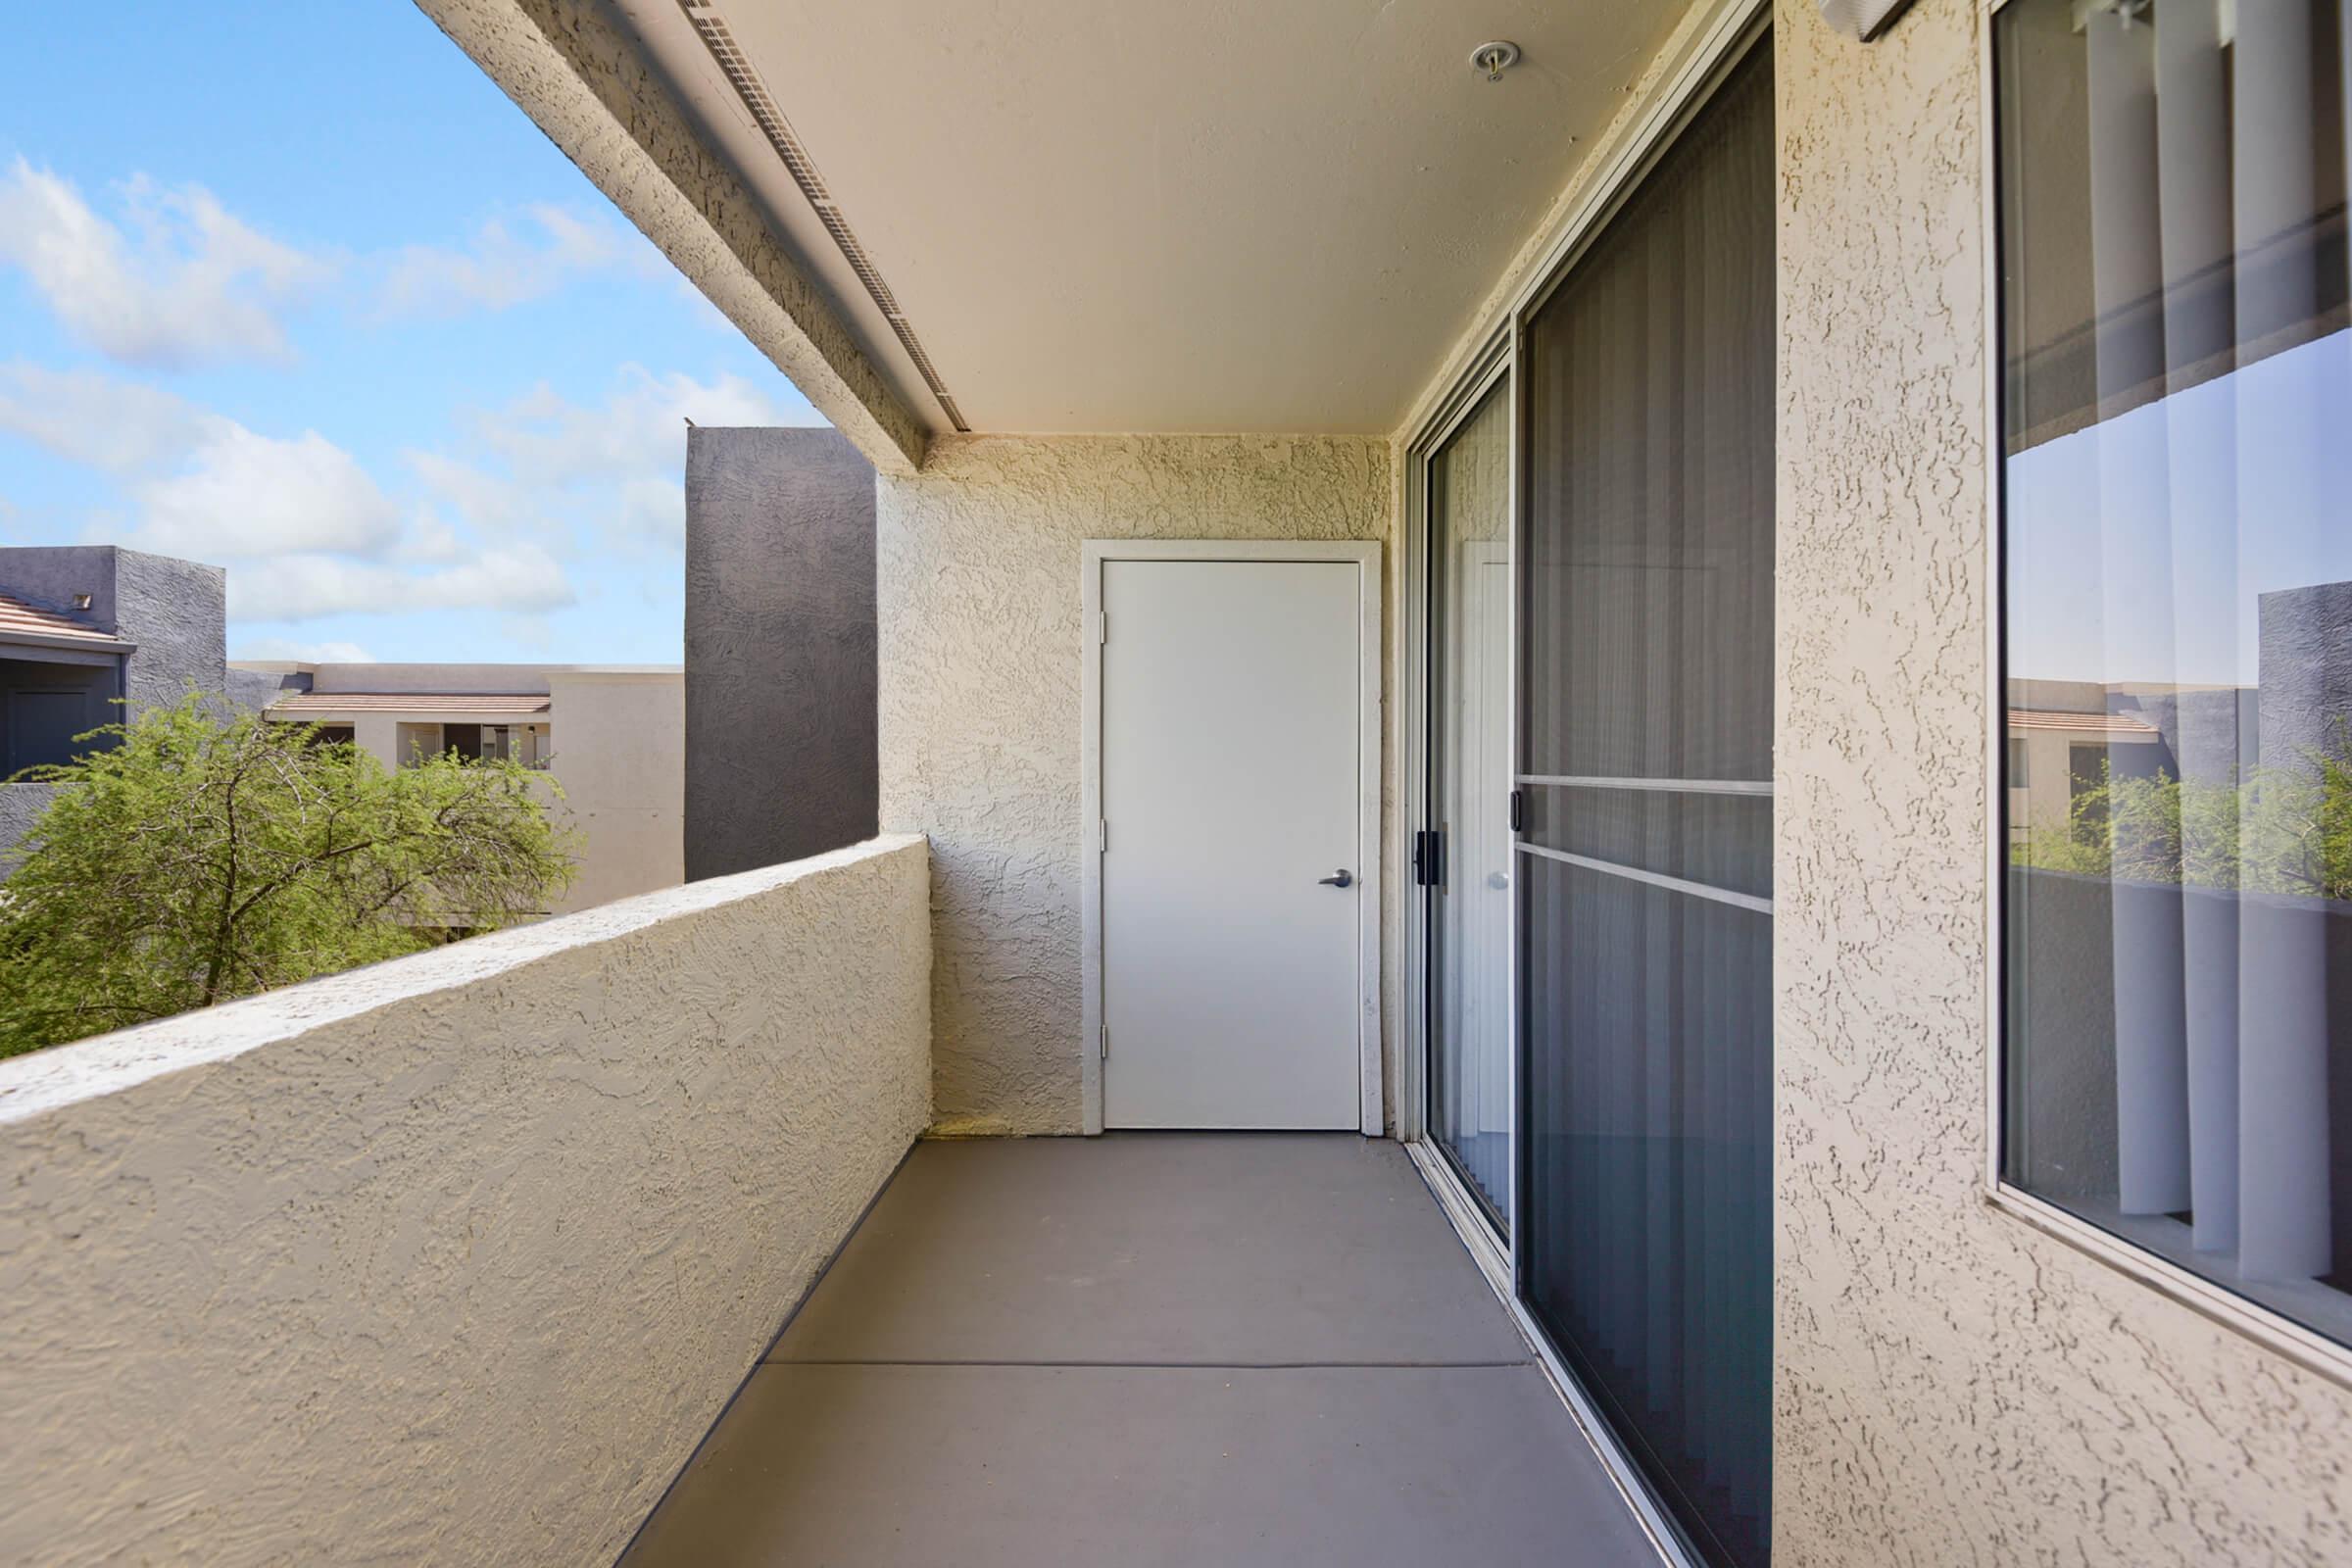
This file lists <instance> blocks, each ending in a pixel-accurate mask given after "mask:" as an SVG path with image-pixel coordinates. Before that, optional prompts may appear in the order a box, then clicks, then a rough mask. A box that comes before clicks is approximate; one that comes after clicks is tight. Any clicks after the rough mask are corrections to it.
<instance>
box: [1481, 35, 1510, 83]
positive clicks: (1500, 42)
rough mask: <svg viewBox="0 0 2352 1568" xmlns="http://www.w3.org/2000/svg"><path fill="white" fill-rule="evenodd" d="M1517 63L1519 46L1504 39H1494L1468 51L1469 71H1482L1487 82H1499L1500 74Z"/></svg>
mask: <svg viewBox="0 0 2352 1568" xmlns="http://www.w3.org/2000/svg"><path fill="white" fill-rule="evenodd" d="M1518 63H1519V46H1518V45H1517V44H1515V43H1511V42H1509V41H1508V40H1506V39H1502V38H1495V39H1493V40H1490V41H1489V42H1486V43H1482V44H1480V45H1479V46H1478V47H1477V48H1475V49H1473V50H1471V51H1470V69H1471V70H1473V71H1483V72H1485V73H1487V79H1488V80H1489V81H1500V80H1501V79H1502V73H1504V72H1506V71H1508V70H1510V69H1511V68H1512V67H1513V66H1515V65H1517V64H1518Z"/></svg>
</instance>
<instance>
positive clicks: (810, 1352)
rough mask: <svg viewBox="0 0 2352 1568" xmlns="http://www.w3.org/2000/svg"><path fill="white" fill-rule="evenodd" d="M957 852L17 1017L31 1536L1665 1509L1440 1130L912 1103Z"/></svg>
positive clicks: (926, 1061) (1344, 1527)
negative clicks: (1480, 1212) (1449, 1212)
mask: <svg viewBox="0 0 2352 1568" xmlns="http://www.w3.org/2000/svg"><path fill="white" fill-rule="evenodd" d="M928 888H929V875H928V853H927V847H926V845H925V843H924V841H923V840H922V839H921V838H919V837H898V838H884V839H878V840H874V841H872V842H870V843H867V844H864V845H859V846H857V847H854V848H852V849H849V850H844V851H839V852H836V853H834V854H831V855H825V856H819V857H816V858H812V859H809V860H805V861H800V862H796V863H794V864H790V865H785V866H778V867H772V868H769V869H766V870H761V871H755V872H748V873H745V874H743V875H741V876H735V877H726V878H718V879H714V880H711V881H707V882H701V883H696V884H693V885H691V886H689V887H685V888H679V889H674V890H670V891H667V892H663V893H657V894H650V895H647V896H645V897H642V898H638V899H634V900H629V901H626V902H623V903H621V904H617V905H613V906H609V907H605V908H602V909H597V910H591V911H588V912H586V913H582V914H577V915H572V916H568V917H565V918H562V919H558V920H552V921H549V922H547V923H545V924H542V925H538V926H532V927H527V928H521V929H517V930H513V931H508V932H503V933H499V934H496V935H493V936H488V937H483V938H479V939H476V940H475V941H472V942H468V943H464V944H461V945H458V946H455V947H452V948H447V949H443V950H439V951H436V952H434V953H430V954H424V955H419V956H413V957H409V958H404V959H400V960H396V961H394V962H391V963H385V964H379V965H376V966H374V967H372V968H368V969H362V970H356V971H353V972H351V973H348V974H344V975H338V976H334V977H332V978H329V979H325V980H321V981H318V982H314V983H312V984H309V985H305V986H299V987H294V988H291V989H289V990H286V991H281V992H276V993H271V994H270V995H267V996H263V997H258V998H254V999H251V1000H248V1001H246V1002H242V1003H237V1004H234V1005H228V1006H223V1007H220V1008H216V1009H213V1010H211V1011H209V1012H205V1013H198V1014H190V1015H184V1016H182V1017H178V1018H172V1019H167V1020H164V1021H162V1022H160V1023H156V1024H152V1025H148V1026H145V1027H142V1028H139V1029H133V1030H126V1031H123V1032H122V1033H119V1034H115V1035H109V1036H103V1037H100V1038H98V1039H95V1040H90V1041H84V1042H81V1043H78V1044H75V1045H72V1046H66V1047H61V1048H58V1049H55V1050H52V1051H47V1052H42V1053H38V1054H33V1055H29V1056H23V1057H18V1058H16V1059H14V1060H11V1061H9V1062H6V1063H0V1129H4V1130H5V1135H4V1136H0V1184H5V1185H6V1186H7V1188H8V1190H9V1191H10V1192H11V1194H12V1200H11V1201H10V1203H9V1204H8V1205H7V1206H6V1208H5V1210H0V1214H4V1216H5V1221H4V1227H0V1292H4V1293H5V1297H6V1299H8V1300H9V1301H10V1302H11V1303H12V1307H11V1310H10V1312H9V1313H8V1314H7V1316H6V1317H5V1319H0V1323H4V1324H5V1326H4V1327H0V1371H4V1372H5V1376H6V1380H7V1386H8V1387H9V1389H10V1390H11V1415H10V1420H11V1429H12V1430H11V1437H12V1439H13V1440H14V1441H12V1443H11V1444H9V1445H8V1446H6V1447H5V1449H0V1559H6V1560H10V1561H42V1562H53V1563H78V1562H98V1561H111V1560H121V1559H123V1558H136V1557H141V1556H149V1557H179V1556H184V1555H187V1554H189V1553H190V1552H192V1551H193V1552H199V1554H201V1555H203V1556H205V1557H207V1558H208V1559H211V1560H220V1561H235V1562H258V1561H279V1560H291V1561H330V1560H331V1561H337V1562H417V1561H434V1562H518V1561H528V1562H581V1561H609V1560H612V1559H613V1556H614V1555H615V1554H616V1553H619V1552H621V1551H623V1549H624V1548H626V1550H627V1553H628V1560H629V1561H630V1562H632V1563H662V1562H698V1563H701V1562H720V1561H730V1562H767V1561H773V1562H787V1561H791V1562H798V1561H847V1562H894V1561H956V1562H960V1563H986V1562H1014V1561H1020V1562H1030V1561H1038V1560H1042V1559H1046V1558H1052V1557H1055V1556H1064V1555H1071V1554H1076V1555H1081V1556H1086V1557H1091V1558H1095V1559H1098V1560H1104V1561H1121V1562H1150V1561H1165V1562H1198V1561H1223V1562H1239V1561H1268V1560H1274V1561H1284V1562H1294V1563H1297V1562H1320V1561H1335V1562H1336V1561H1341V1560H1354V1561H1365V1560H1394V1559H1395V1557H1396V1556H1397V1554H1399V1553H1401V1552H1408V1551H1426V1552H1430V1553H1444V1554H1467V1555H1469V1556H1470V1557H1472V1558H1475V1559H1476V1560H1482V1561H1493V1562H1519V1561H1525V1562H1536V1561H1546V1562H1548V1561H1556V1560H1558V1559H1557V1556H1556V1552H1557V1544H1558V1543H1559V1542H1561V1541H1563V1540H1571V1541H1575V1542H1578V1543H1582V1544H1585V1545H1586V1546H1587V1547H1588V1548H1589V1551H1590V1553H1591V1555H1590V1557H1589V1560H1591V1561H1593V1562H1608V1563H1617V1562H1628V1561H1641V1560H1644V1559H1645V1558H1646V1557H1647V1556H1649V1555H1650V1554H1651V1552H1652V1548H1651V1547H1649V1545H1648V1544H1647V1543H1646V1541H1645V1539H1644V1537H1643V1536H1642V1531H1641V1529H1640V1527H1639V1526H1638V1525H1637V1524H1636V1522H1635V1519H1634V1516H1633V1515H1632V1513H1631V1512H1630V1511H1629V1510H1628V1508H1627V1506H1626V1504H1625V1502H1624V1500H1623V1499H1622V1497H1621V1496H1620V1495H1619V1494H1618V1493H1617V1491H1616V1490H1615V1488H1614V1486H1613V1484H1612V1483H1611V1481H1610V1480H1609V1479H1608V1477H1607V1475H1606V1473H1605V1472H1604V1471H1603V1470H1602V1468H1601V1466H1600V1463H1599V1461H1598V1460H1597V1459H1596V1458H1595V1456H1594V1454H1593V1449H1592V1447H1591V1446H1590V1445H1589V1444H1588V1442H1587V1441H1586V1439H1585V1437H1584V1435H1583V1433H1582V1432H1581V1431H1580V1429H1579V1428H1578V1426H1577V1424H1576V1422H1575V1421H1574V1419H1573V1418H1572V1417H1571V1416H1570V1414H1569V1412H1568V1409H1567V1407H1566V1406H1565V1405H1564V1404H1563V1403H1562V1402H1561V1400H1560V1398H1559V1397H1558V1396H1557V1394H1556V1393H1555V1392H1554V1390H1553V1389H1552V1387H1551V1386H1550V1384H1549V1382H1548V1381H1547V1378H1546V1374H1545V1372H1544V1369H1543V1368H1542V1367H1541V1366H1540V1365H1539V1364H1538V1363H1537V1362H1536V1361H1535V1360H1534V1359H1533V1358H1532V1356H1531V1353H1530V1351H1529V1348H1528V1346H1527V1344H1526V1343H1525V1342H1524V1341H1523V1340H1522V1339H1521V1338H1520V1336H1519V1334H1518V1332H1517V1331H1516V1329H1515V1328H1514V1327H1513V1326H1512V1323H1511V1320H1510V1319H1509V1318H1508V1317H1507V1316H1506V1315H1505V1313H1504V1311H1503V1309H1502V1307H1501V1305H1500V1304H1499V1302H1498V1300H1497V1299H1496V1298H1495V1295H1494V1293H1493V1291H1492V1290H1491V1289H1490V1288H1489V1286H1488V1284H1487V1282H1486V1279H1485V1277H1484V1276H1483V1275H1482V1274H1481V1273H1480V1272H1479V1270H1478V1268H1477V1267H1476V1266H1475V1265H1474V1264H1473V1263H1472V1261H1471V1259H1470V1257H1469V1254H1468V1253H1467V1252H1466V1251H1465V1250H1463V1248H1462V1246H1461V1244H1460V1243H1459V1242H1458V1241H1457V1240H1456V1239H1455V1236H1454V1234H1453V1232H1452V1230H1451V1229H1450V1228H1449V1226H1448V1224H1447V1222H1446V1218H1445V1216H1444V1214H1443V1212H1442V1211H1441V1210H1440V1208H1439V1207H1438V1205H1437V1203H1436V1202H1435V1201H1434V1200H1433V1199H1432V1197H1431V1195H1430V1193H1429V1191H1428V1189H1427V1188H1425V1187H1424V1186H1423V1185H1422V1182H1421V1179H1420V1177H1419V1176H1418V1174H1417V1173H1416V1172H1415V1169H1414V1167H1413V1165H1412V1162H1411V1160H1410V1159H1409V1158H1408V1156H1407V1155H1406V1153H1405V1152H1404V1151H1403V1150H1402V1148H1401V1147H1400V1146H1398V1145H1397V1144H1395V1143H1389V1142H1382V1141H1368V1140H1365V1139H1361V1138H1359V1137H1357V1136H1355V1135H1353V1134H1335V1135H1248V1134H1243V1135H1191V1134H1134V1135H1126V1136H1112V1137H1110V1138H1105V1139H1095V1140H1078V1139H1033V1140H1017V1139H1016V1140H995V1141H968V1142H945V1143H917V1142H915V1140H916V1138H917V1136H918V1135H919V1134H920V1133H921V1131H922V1129H923V1128H924V1127H925V1125H926V1124H927V1122H928V1120H929V1114H930V1112H929V1101H930V1080H931V1060H930V1007H929V996H930V979H931V975H930V970H931V951H930V937H929V930H928V927H929V911H928ZM894 1168H895V1170H896V1174H895V1175H894V1174H893V1170H894ZM877 1193H879V1197H878V1199H877V1197H876V1195H877ZM869 1202H870V1205H871V1206H870V1209H869V1207H868V1205H869ZM861 1211H864V1218H863V1220H862V1222H861V1223H860V1222H859V1219H858V1216H859V1214H860V1212H861ZM845 1243H846V1245H845ZM828 1257H832V1258H833V1259H834V1261H833V1262H832V1263H831V1264H830V1266H829V1267H828V1266H827V1264H826V1259H827V1258H828ZM812 1283H813V1284H814V1286H815V1288H814V1290H813V1291H811V1290H810V1287H811V1285H812ZM788 1320H789V1321H788ZM779 1325H785V1327H784V1330H783V1332H782V1333H781V1335H779V1334H778V1327H779ZM747 1372H748V1374H749V1375H748V1377H747V1375H746V1374H747ZM714 1423H715V1424H714ZM1433 1433H1435V1434H1441V1435H1442V1436H1443V1441H1433V1438H1432V1434H1433ZM706 1434H707V1435H706ZM698 1444H699V1447H698ZM673 1481H674V1484H673ZM664 1489H667V1491H666V1495H665V1493H664ZM657 1504H659V1506H657ZM649 1515H650V1516H651V1517H650V1519H649ZM641 1527H642V1528H641ZM632 1540H633V1544H632Z"/></svg>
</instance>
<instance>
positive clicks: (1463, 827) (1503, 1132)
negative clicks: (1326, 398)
mask: <svg viewBox="0 0 2352 1568" xmlns="http://www.w3.org/2000/svg"><path fill="white" fill-rule="evenodd" d="M1428 475H1429V491H1428V497H1429V504H1428V509H1427V516H1428V519H1429V525H1428V546H1429V554H1428V558H1427V561H1426V575H1425V578H1424V580H1425V581H1426V582H1427V583H1428V585H1429V612H1430V613H1429V620H1428V624H1429V627H1430V638H1429V646H1428V654H1429V667H1428V671H1427V674H1428V685H1427V689H1428V691H1429V692H1430V693H1431V694H1432V697H1433V701H1432V703H1431V716H1432V723H1431V726H1430V732H1429V736H1428V749H1427V755H1428V759H1429V775H1428V779H1427V792H1428V799H1429V802H1430V808H1431V819H1432V821H1431V827H1430V829H1429V831H1427V832H1425V833H1424V834H1422V835H1421V838H1420V839H1419V841H1418V843H1419V847H1420V848H1419V854H1418V856H1417V858H1418V860H1419V862H1420V863H1419V864H1418V865H1417V867H1416V870H1417V872H1418V876H1419V881H1420V883H1421V885H1422V886H1423V887H1424V888H1426V889H1427V890H1428V900H1429V902H1428V906H1427V909H1428V921H1427V930H1428V933H1429V954H1428V959H1429V967H1428V970H1427V975H1428V985H1427V996H1428V1001H1429V1011H1428V1020H1427V1022H1428V1038H1429V1079H1428V1082H1429V1131H1430V1136H1431V1137H1432V1139H1434V1140H1435V1141H1436V1143H1437V1145H1438V1147H1439V1148H1441V1149H1443V1150H1444V1151H1445V1152H1446V1155H1447V1157H1448V1158H1449V1159H1450V1160H1451V1161H1452V1163H1453V1166H1454V1169H1455V1171H1456V1172H1457V1173H1458V1174H1459V1175H1460V1176H1461V1178H1462V1182H1463V1185H1464V1186H1465V1187H1467V1188H1468V1189H1469V1190H1470V1192H1471V1194H1472V1196H1474V1197H1475V1198H1477V1199H1478V1200H1479V1201H1480V1202H1481V1203H1482V1204H1483V1205H1484V1206H1485V1208H1486V1210H1487V1214H1488V1217H1489V1218H1490V1219H1492V1220H1493V1221H1494V1222H1495V1227H1496V1229H1497V1231H1499V1232H1500V1233H1502V1234H1504V1235H1506V1236H1507V1235H1508V1234H1509V1230H1510V1191H1511V1143H1510V1138H1511V1032H1510V1004H1511V990H1510V974H1511V971H1510V961H1511V954H1510V923H1511V905H1510V898H1511V894H1510V888H1511V827H1510V816H1509V810H1508V806H1509V799H1510V788H1511V707H1510V703H1511V641H1510V633H1511V591H1510V582H1511V399H1510V379H1509V377H1508V376H1507V375H1506V376H1504V377H1502V378H1500V379H1498V380H1497V381H1495V384H1494V385H1492V386H1491V387H1489V388H1488V389H1487V390H1486V392H1485V394H1484V395H1483V396H1482V397H1481V398H1480V399H1479V401H1478V402H1477V403H1476V404H1474V405H1473V407H1472V409H1471V411H1470V413H1469V415H1468V416H1467V417H1465V418H1464V419H1463V420H1462V422H1461V423H1460V424H1459V425H1458V426H1457V427H1456V428H1455V429H1454V430H1453V432H1452V433H1451V434H1449V435H1448V436H1446V439H1445V440H1444V442H1443V443H1442V444H1441V445H1440V446H1439V447H1438V448H1437V450H1436V451H1434V452H1433V453H1432V454H1431V455H1430V459H1429V466H1428Z"/></svg>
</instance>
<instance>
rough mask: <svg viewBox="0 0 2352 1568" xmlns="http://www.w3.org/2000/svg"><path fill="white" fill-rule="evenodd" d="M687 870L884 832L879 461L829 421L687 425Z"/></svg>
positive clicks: (712, 870)
mask: <svg viewBox="0 0 2352 1568" xmlns="http://www.w3.org/2000/svg"><path fill="white" fill-rule="evenodd" d="M686 672H687V679H686V874H687V875H688V876H690V877H704V876H724V875H726V874H727V873H728V872H731V871H744V870H749V869H750V868H752V867H753V866H756V865H772V864H774V863H775V862H776V861H778V860H790V859H796V858H799V857H801V856H804V855H815V854H819V853H821V852H822V851H825V850H829V849H832V848H834V847H835V846H836V845H841V844H854V843H856V842H857V841H858V840H859V839H862V838H868V837H871V836H872V834H873V831H874V823H875V820H876V812H875V804H874V802H875V794H874V788H875V787H874V768H875V761H874V679H875V670H874V466H873V465H872V464H870V463H868V462H866V461H865V459H864V458H863V457H861V456H859V455H858V449H857V447H855V446H854V445H852V444H851V442H850V439H849V437H847V436H845V435H843V434H842V433H841V432H840V431H838V430H826V429H807V430H796V429H760V428H751V429H728V428H712V427H711V426H709V425H697V426H696V427H695V428H693V429H691V430H689V431H687V432H686Z"/></svg>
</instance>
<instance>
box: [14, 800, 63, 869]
mask: <svg viewBox="0 0 2352 1568" xmlns="http://www.w3.org/2000/svg"><path fill="white" fill-rule="evenodd" d="M62 787H63V786H61V785H56V784H0V877H5V876H7V875H8V873H9V872H11V871H14V870H15V869H16V868H17V866H18V864H19V862H21V861H22V860H23V859H24V858H25V856H24V842H25V834H26V833H29V832H31V831H32V824H33V823H35V822H37V821H39V820H40V819H41V813H42V812H43V811H46V810H47V809H49V803H50V802H52V801H54V800H56V799H57V792H58V790H59V789H60V788H62Z"/></svg>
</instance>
